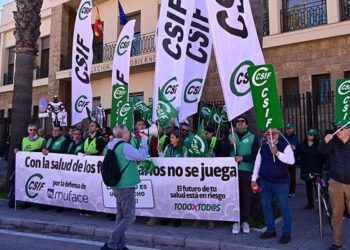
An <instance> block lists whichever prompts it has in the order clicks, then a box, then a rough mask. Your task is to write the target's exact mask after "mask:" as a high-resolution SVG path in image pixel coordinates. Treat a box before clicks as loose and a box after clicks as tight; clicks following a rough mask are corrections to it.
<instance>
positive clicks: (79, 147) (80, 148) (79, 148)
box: [68, 129, 84, 155]
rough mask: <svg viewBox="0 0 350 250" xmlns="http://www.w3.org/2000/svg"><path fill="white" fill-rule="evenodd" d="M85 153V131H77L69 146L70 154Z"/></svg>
mask: <svg viewBox="0 0 350 250" xmlns="http://www.w3.org/2000/svg"><path fill="white" fill-rule="evenodd" d="M79 153H84V140H83V131H82V130H80V129H75V130H74V132H73V141H71V143H70V144H69V147H68V154H72V155H78V154H79Z"/></svg>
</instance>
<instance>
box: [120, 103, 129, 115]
mask: <svg viewBox="0 0 350 250" xmlns="http://www.w3.org/2000/svg"><path fill="white" fill-rule="evenodd" d="M130 109H131V105H130V103H128V102H127V103H125V104H124V105H123V106H122V107H121V108H120V110H119V115H120V116H121V117H124V116H127V115H128V113H129V111H130Z"/></svg>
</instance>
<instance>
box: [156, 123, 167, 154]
mask: <svg viewBox="0 0 350 250" xmlns="http://www.w3.org/2000/svg"><path fill="white" fill-rule="evenodd" d="M163 133H165V132H164V131H163ZM157 148H158V149H157V150H158V156H160V154H161V153H162V151H161V149H160V147H159V121H158V120H157Z"/></svg>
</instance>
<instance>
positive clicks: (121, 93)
mask: <svg viewBox="0 0 350 250" xmlns="http://www.w3.org/2000/svg"><path fill="white" fill-rule="evenodd" d="M125 93H126V89H125V86H119V87H117V88H116V89H115V90H114V93H113V97H114V99H116V100H119V99H121V98H123V96H124V95H125Z"/></svg>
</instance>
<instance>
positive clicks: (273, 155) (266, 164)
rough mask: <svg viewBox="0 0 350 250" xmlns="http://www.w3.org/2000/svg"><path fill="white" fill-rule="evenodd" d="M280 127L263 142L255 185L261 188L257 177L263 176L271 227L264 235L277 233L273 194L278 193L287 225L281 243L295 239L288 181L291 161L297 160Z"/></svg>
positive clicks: (266, 214) (265, 210)
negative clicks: (283, 138) (282, 135)
mask: <svg viewBox="0 0 350 250" xmlns="http://www.w3.org/2000/svg"><path fill="white" fill-rule="evenodd" d="M279 133H280V132H279V130H278V129H269V130H268V131H267V132H266V138H267V139H268V143H266V144H263V145H261V147H260V149H259V151H258V154H257V156H256V160H255V165H254V171H253V176H252V183H251V188H252V189H253V190H254V189H256V188H258V184H257V179H258V177H259V176H260V178H261V189H262V195H261V205H262V207H263V213H264V218H265V224H266V227H267V230H266V231H265V232H264V233H263V234H261V235H260V238H261V239H268V238H273V237H276V231H275V221H274V215H273V211H272V198H273V196H275V197H276V199H277V202H278V204H279V207H280V210H281V212H282V218H283V227H282V237H281V239H280V240H279V243H280V244H286V243H289V242H290V241H291V233H292V218H291V211H290V207H289V202H288V189H289V188H288V183H289V170H288V168H289V167H290V165H293V164H294V162H295V159H294V154H293V150H292V148H291V146H289V145H288V144H287V142H285V141H284V140H279Z"/></svg>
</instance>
